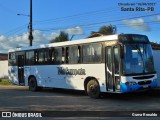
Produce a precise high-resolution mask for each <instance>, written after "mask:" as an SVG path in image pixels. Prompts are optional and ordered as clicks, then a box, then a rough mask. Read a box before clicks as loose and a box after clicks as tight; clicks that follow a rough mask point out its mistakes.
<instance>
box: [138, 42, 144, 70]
mask: <svg viewBox="0 0 160 120" xmlns="http://www.w3.org/2000/svg"><path fill="white" fill-rule="evenodd" d="M136 49H137V50H138V54H139V55H140V57H141V60H142V63H143V73H145V64H144V59H143V55H142V52H141V50H140V47H139V46H138V45H137V44H136Z"/></svg>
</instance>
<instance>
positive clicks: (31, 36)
mask: <svg viewBox="0 0 160 120" xmlns="http://www.w3.org/2000/svg"><path fill="white" fill-rule="evenodd" d="M28 38H29V41H30V43H29V45H30V46H32V41H33V34H32V0H30V22H29V36H28Z"/></svg>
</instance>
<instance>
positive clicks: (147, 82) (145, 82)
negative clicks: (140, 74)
mask: <svg viewBox="0 0 160 120" xmlns="http://www.w3.org/2000/svg"><path fill="white" fill-rule="evenodd" d="M151 82H152V81H151V80H148V81H141V82H138V85H147V84H150V83H151Z"/></svg>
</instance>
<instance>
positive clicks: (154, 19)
mask: <svg viewBox="0 0 160 120" xmlns="http://www.w3.org/2000/svg"><path fill="white" fill-rule="evenodd" d="M152 20H153V21H155V22H160V15H157V16H156V17H154V18H152Z"/></svg>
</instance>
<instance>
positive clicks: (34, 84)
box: [29, 77, 38, 92]
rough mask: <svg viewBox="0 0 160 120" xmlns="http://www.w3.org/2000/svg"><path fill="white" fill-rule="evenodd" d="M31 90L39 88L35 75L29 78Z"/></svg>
mask: <svg viewBox="0 0 160 120" xmlns="http://www.w3.org/2000/svg"><path fill="white" fill-rule="evenodd" d="M29 90H30V91H33V92H34V91H37V90H38V86H37V80H36V79H35V78H34V77H31V78H30V79H29Z"/></svg>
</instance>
